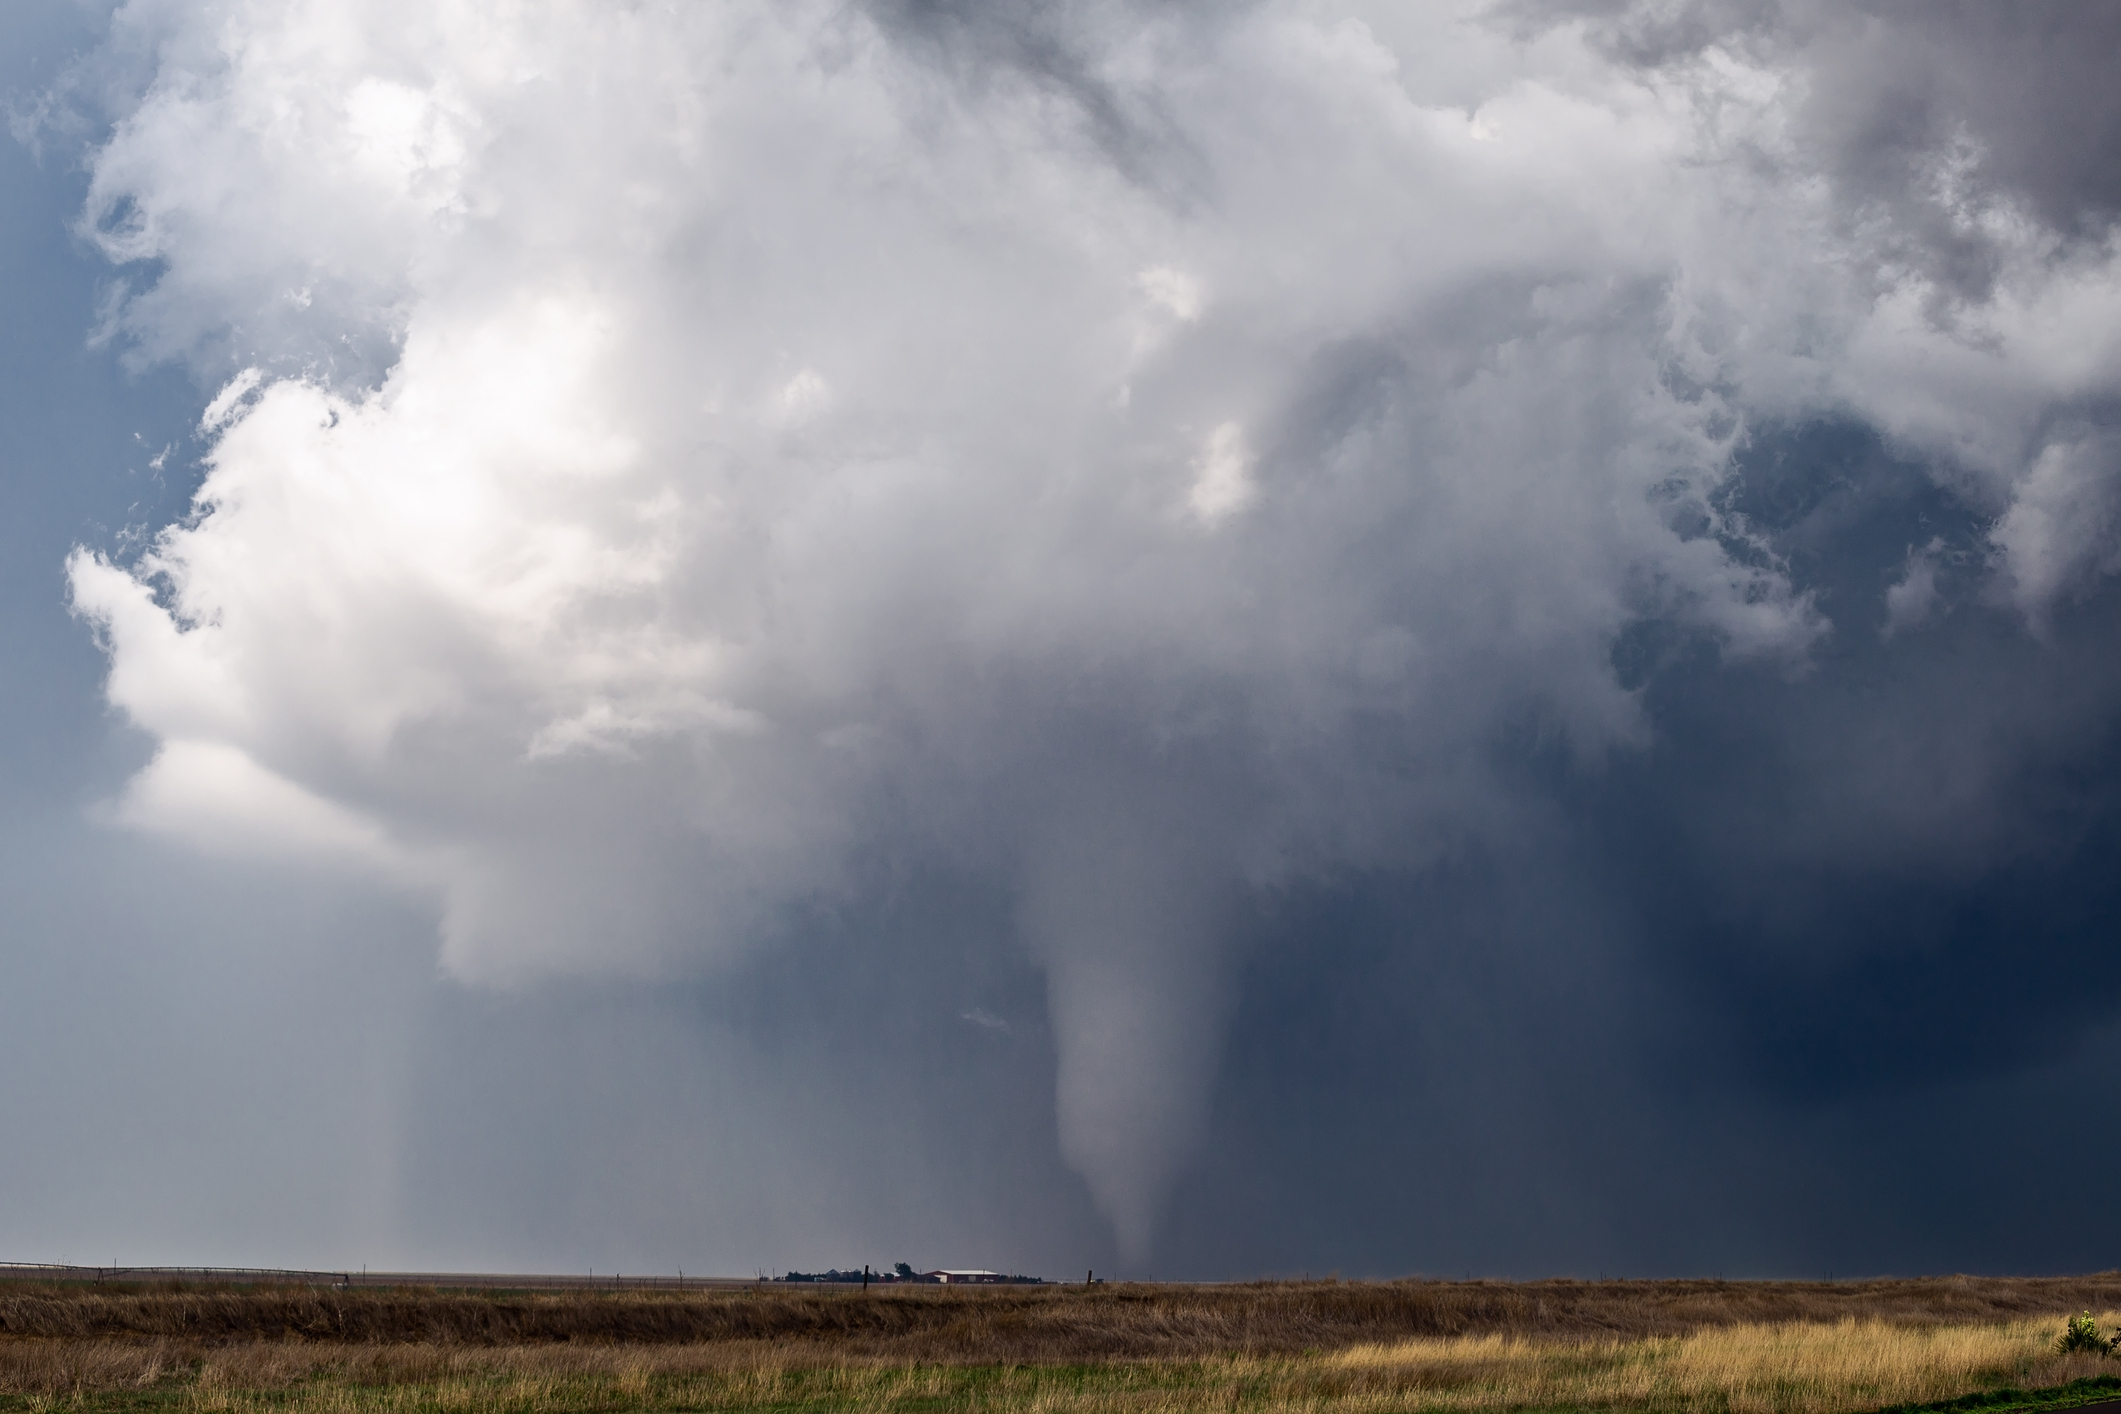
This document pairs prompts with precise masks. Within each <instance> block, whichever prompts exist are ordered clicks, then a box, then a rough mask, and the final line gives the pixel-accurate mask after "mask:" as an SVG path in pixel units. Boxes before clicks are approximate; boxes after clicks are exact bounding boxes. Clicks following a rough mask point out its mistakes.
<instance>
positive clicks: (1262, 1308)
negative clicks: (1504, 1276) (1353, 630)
mask: <svg viewBox="0 0 2121 1414" xmlns="http://www.w3.org/2000/svg"><path fill="white" fill-rule="evenodd" d="M2117 1307H2121V1273H2106V1274H2102V1275H2099V1276H2092V1277H2076V1278H1989V1277H1936V1278H1922V1279H1915V1280H1899V1281H1867V1282H1833V1283H1827V1282H1723V1281H1614V1282H1580V1281H1540V1282H1435V1281H1397V1282H1260V1283H1251V1284H1245V1285H1232V1286H1148V1285H1132V1284H1129V1285H1114V1286H1100V1287H1096V1288H1092V1289H1085V1288H1082V1287H1014V1288H1011V1287H1002V1288H990V1289H987V1290H984V1291H982V1290H978V1289H964V1288H960V1289H957V1290H950V1289H948V1288H938V1287H925V1288H923V1287H914V1288H906V1287H900V1288H885V1289H882V1290H873V1291H870V1292H868V1293H867V1294H863V1293H860V1292H854V1291H817V1290H814V1289H812V1290H804V1289H801V1288H795V1289H790V1288H787V1287H778V1288H776V1287H772V1286H766V1287H761V1288H747V1289H739V1290H720V1291H707V1292H701V1291H690V1292H683V1293H675V1292H617V1293H614V1292H580V1291H574V1292H551V1293H508V1292H468V1291H435V1290H423V1289H417V1288H388V1289H382V1290H375V1289H362V1288H354V1289H351V1290H337V1289H332V1288H306V1287H255V1288H231V1287H218V1288H217V1287H196V1286H193V1287H172V1288H163V1289H152V1290H150V1289H139V1288H135V1289H111V1288H103V1287H96V1286H93V1285H60V1284H44V1285H29V1284H23V1285H7V1284H0V1339H5V1338H8V1337H29V1336H36V1337H45V1338H64V1339H71V1340H89V1341H95V1340H127V1339H130V1340H139V1339H152V1338H163V1339H171V1340H182V1341H190V1342H202V1343H207V1344H217V1343H226V1342H231V1341H254V1340H288V1339H294V1340H305V1341H330V1342H342V1343H360V1344H366V1343H377V1342H384V1343H394V1344H402V1343H410V1344H437V1345H491V1346H502V1345H509V1346H515V1345H542V1344H559V1343H582V1342H587V1343H592V1344H597V1343H622V1344H627V1345H689V1344H698V1343H700V1342H723V1341H813V1342H824V1343H827V1344H829V1345H831V1346H833V1347H834V1348H835V1349H836V1350H837V1351H839V1352H840V1353H842V1354H861V1355H874V1356H879V1357H885V1358H891V1359H897V1360H947V1361H965V1360H969V1361H979V1362H994V1361H1002V1362H1009V1361H1016V1362H1028V1361H1045V1362H1052V1361H1078V1360H1095V1359H1115V1358H1137V1357H1158V1358H1166V1359H1169V1358H1189V1357H1198V1356H1206V1355H1214V1354H1227V1353H1232V1352H1246V1353H1256V1354H1264V1353H1272V1352H1277V1351H1295V1350H1304V1349H1313V1348H1318V1349H1323V1348H1332V1347H1339V1346H1346V1345H1355V1344H1365V1343H1368V1344H1376V1343H1380V1342H1386V1341H1392V1340H1405V1339H1412V1338H1416V1337H1421V1336H1453V1335H1477V1334H1489V1333H1495V1334H1505V1335H1524V1336H1538V1337H1543V1338H1576V1339H1596V1338H1639V1337H1645V1336H1660V1335H1683V1334H1686V1333H1688V1332H1690V1331H1694V1330H1699V1329H1701V1328H1703V1327H1707V1326H1718V1325H1738V1324H1751V1325H1774V1324H1789V1323H1792V1322H1813V1323H1817V1324H1825V1325H1833V1324H1837V1323H1839V1322H1841V1321H1845V1320H1872V1321H1885V1322H1890V1323H1894V1324H1901V1325H1907V1324H1932V1325H1933V1324H1944V1323H1950V1324H1998V1323H2001V1322H2006V1321H2010V1320H2015V1319H2023V1318H2030V1317H2039V1318H2042V1319H2046V1318H2049V1317H2057V1316H2058V1313H2066V1312H2070V1311H2077V1310H2087V1309H2089V1310H2105V1309H2112V1308H2117Z"/></svg>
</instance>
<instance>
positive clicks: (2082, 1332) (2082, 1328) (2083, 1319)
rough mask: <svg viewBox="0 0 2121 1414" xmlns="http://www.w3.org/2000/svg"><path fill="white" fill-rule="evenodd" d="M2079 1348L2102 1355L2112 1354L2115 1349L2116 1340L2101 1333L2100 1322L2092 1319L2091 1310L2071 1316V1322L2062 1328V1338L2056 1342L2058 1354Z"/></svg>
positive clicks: (2066, 1353) (2064, 1353) (2073, 1351)
mask: <svg viewBox="0 0 2121 1414" xmlns="http://www.w3.org/2000/svg"><path fill="white" fill-rule="evenodd" d="M2116 1339H2121V1337H2116ZM2079 1350H2092V1351H2097V1352H2098V1353H2099V1354H2101V1355H2111V1354H2112V1353H2113V1351H2114V1341H2112V1340H2108V1339H2107V1338H2106V1337H2105V1336H2103V1335H2101V1334H2099V1323H2098V1322H2097V1321H2095V1320H2093V1319H2092V1313H2091V1312H2089V1311H2086V1312H2085V1313H2084V1314H2083V1315H2081V1316H2072V1317H2070V1318H2069V1324H2068V1325H2066V1326H2064V1327H2063V1328H2062V1339H2060V1340H2058V1341H2056V1342H2055V1351H2056V1353H2057V1354H2060V1355H2070V1354H2074V1353H2075V1352H2077V1351H2079Z"/></svg>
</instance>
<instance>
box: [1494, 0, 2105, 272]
mask: <svg viewBox="0 0 2121 1414" xmlns="http://www.w3.org/2000/svg"><path fill="white" fill-rule="evenodd" d="M1497 13H1498V14H1500V15H1503V16H1507V17H1509V19H1510V20H1511V21H1512V22H1513V23H1515V24H1517V25H1520V26H1522V27H1523V28H1524V30H1525V32H1528V33H1529V32H1536V31H1537V30H1538V29H1539V28H1540V27H1541V26H1542V25H1543V24H1546V23H1552V22H1554V21H1555V20H1556V19H1557V18H1559V17H1561V16H1568V17H1572V18H1580V19H1582V20H1584V21H1586V22H1587V23H1588V24H1589V25H1590V26H1591V29H1592V32H1593V33H1594V34H1595V35H1597V36H1598V38H1599V40H1600V42H1601V43H1603V44H1604V45H1605V47H1606V48H1607V49H1608V50H1609V51H1610V52H1611V53H1613V54H1614V55H1615V56H1617V57H1620V58H1622V59H1624V60H1625V61H1627V62H1629V63H1631V64H1637V65H1641V66H1644V67H1649V68H1655V67H1659V66H1666V65H1671V64H1674V63H1677V62H1681V61H1686V60H1691V59H1694V58H1697V57H1698V56H1699V55H1701V54H1702V53H1703V52H1704V51H1706V50H1708V49H1710V48H1711V47H1713V46H1726V47H1729V48H1731V49H1733V50H1735V51H1736V52H1739V53H1744V54H1752V55H1758V56H1762V57H1765V58H1766V59H1767V60H1768V62H1770V63H1772V64H1773V65H1775V66H1776V67H1778V68H1783V69H1785V70H1786V71H1788V72H1791V73H1792V74H1793V75H1794V76H1796V77H1797V78H1799V79H1800V80H1801V82H1802V83H1803V84H1804V85H1805V96H1804V100H1803V102H1802V103H1801V105H1800V106H1799V108H1798V110H1797V113H1796V117H1797V121H1798V125H1799V126H1798V132H1799V134H1800V137H1801V141H1802V142H1803V143H1804V144H1805V145H1807V146H1809V147H1811V148H1813V149H1815V150H1816V151H1817V152H1818V153H1819V154H1820V155H1821V156H1822V157H1823V159H1824V162H1823V166H1824V168H1825V170H1826V172H1827V173H1829V174H1830V175H1831V176H1832V177H1833V179H1834V181H1835V182H1836V185H1837V187H1838V189H1839V192H1840V195H1841V197H1842V199H1843V201H1844V202H1845V203H1846V205H1847V211H1848V219H1849V221H1850V222H1851V223H1852V224H1854V225H1855V226H1858V227H1867V228H1870V229H1871V230H1873V231H1874V232H1876V233H1877V236H1878V238H1879V240H1880V242H1881V244H1880V251H1879V253H1880V254H1881V255H1882V256H1884V257H1885V258H1886V259H1888V260H1897V261H1904V262H1915V263H1917V264H1920V265H1922V266H1923V267H1924V268H1925V269H1927V270H1928V271H1929V272H1930V273H1931V274H1932V275H1934V276H1935V277H1936V278H1938V279H1939V281H1940V282H1941V283H1942V284H1943V285H1944V286H1946V287H1947V288H1948V289H1950V290H1951V291H1952V292H1953V293H1955V294H1956V295H1958V296H1959V297H1961V298H1965V299H1973V300H1980V299H1985V298H1987V297H1988V295H1989V294H1990V292H1991V283H1992V281H1993V280H1994V278H1995V276H1996V273H1997V270H1998V267H1999V264H2000V262H2001V256H2000V254H1999V252H1998V251H1997V249H1996V242H1995V241H1994V239H1993V235H1994V232H1993V231H1990V230H1984V229H1983V228H1984V226H1985V225H1986V224H1987V221H1988V219H1990V218H1993V217H1995V216H1996V215H1997V214H1998V213H1997V211H1996V204H1997V203H1998V202H2006V203H2010V205H2011V207H2012V209H2013V210H2014V211H2017V212H2022V213H2024V214H2025V215H2028V216H2030V217H2032V218H2033V219H2035V220H2038V221H2040V222H2042V223H2044V224H2045V225H2046V226H2048V227H2049V228H2051V229H2052V230H2053V231H2054V232H2055V233H2056V234H2057V235H2058V236H2060V237H2062V238H2064V239H2065V240H2066V241H2067V242H2068V245H2067V246H2066V247H2065V252H2066V251H2067V250H2068V249H2072V248H2074V247H2075V246H2076V245H2078V244H2079V243H2084V242H2089V243H2092V244H2094V245H2096V244H2097V243H2098V242H2100V241H2102V240H2103V239H2104V238H2105V237H2106V235H2107V232H2108V231H2109V229H2110V228H2111V226H2112V224H2113V221H2114V219H2115V217H2116V215H2117V214H2121V165H2117V163H2116V162H2115V155H2116V154H2117V153H2121V97H2117V96H2116V94H2115V90H2114V85H2113V83H2112V73H2113V68H2114V65H2115V63H2116V62H2117V61H2121V16H2117V15H2116V13H2115V12H2114V9H2113V7H2112V6H2110V5H2104V4H2101V3H2098V0H2043V3H2035V4H2027V5H1984V4H1979V3H1972V0H1966V2H1965V3H1959V2H1958V0H1954V2H1953V3H1944V4H1924V3H1920V0H1905V2H1904V3H1902V2H1901V0H1866V3H1859V4H1853V5H1830V4H1812V3H1806V2H1804V0H1799V2H1798V3H1789V2H1788V0H1701V2H1700V3H1688V4H1680V5H1664V4H1625V3H1611V4H1608V3H1592V4H1574V3H1568V0H1562V2H1561V3H1557V4H1536V3H1535V4H1516V3H1513V4H1509V5H1505V6H1502V7H1500V9H1499V10H1498V12H1497Z"/></svg>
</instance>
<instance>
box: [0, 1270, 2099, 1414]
mask: <svg viewBox="0 0 2121 1414" xmlns="http://www.w3.org/2000/svg"><path fill="white" fill-rule="evenodd" d="M2084 1309H2090V1310H2093V1311H2094V1312H2100V1313H2104V1314H2102V1315H2101V1321H2102V1324H2103V1325H2104V1326H2105V1327H2106V1328H2107V1329H2109V1330H2110V1329H2112V1328H2113V1326H2114V1324H2115V1323H2116V1321H2117V1319H2121V1317H2117V1316H2116V1314H2115V1312H2116V1311H2117V1310H2121V1275H2107V1276H2100V1277H2092V1278H2081V1279H2068V1280H1989V1279H1980V1278H1971V1279H1970V1278H1956V1277H1955V1278H1944V1279H1935V1280H1922V1281H1895V1282H1860V1283H1859V1282H1842V1283H1833V1284H1825V1283H1768V1282H1598V1283H1588V1282H1533V1283H1491V1282H1378V1283H1355V1282H1349V1283H1341V1282H1312V1283H1262V1284H1256V1285H1244V1286H1218V1287H1185V1286H1133V1285H1114V1286H1103V1287H1098V1288H1095V1289H1089V1290H1086V1289H1084V1288H1082V1287H1071V1288H1059V1287H1048V1288H1013V1289H1011V1288H1003V1289H996V1290H984V1291H982V1290H949V1289H939V1288H925V1289H903V1288H902V1289H897V1290H885V1291H872V1292H870V1293H868V1294H866V1295H865V1294H862V1293H860V1292H820V1291H805V1290H801V1289H794V1290H790V1289H787V1288H774V1287H770V1286H769V1287H764V1288H750V1289H733V1290H718V1291H712V1292H697V1291H693V1292H684V1293H676V1292H653V1291H624V1292H603V1293H595V1292H543V1293H514V1292H451V1291H437V1290H432V1289H416V1288H395V1289H387V1288H386V1289H354V1290H334V1289H330V1288H303V1287H289V1286H253V1287H200V1286H196V1285H193V1286H185V1287H181V1288H171V1289H159V1290H158V1289H152V1288H146V1287H139V1286H133V1287H115V1286H109V1285H105V1286H100V1287H99V1286H94V1285H81V1284H68V1285H58V1284H49V1285H26V1284H13V1283H9V1284H0V1410H25V1411H28V1410H36V1411H45V1410H52V1411H57V1410H62V1409H65V1410H91V1411H93V1410H147V1409H155V1410H171V1411H201V1414H205V1411H216V1412H217V1414H267V1411H273V1412H274V1414H278V1411H287V1414H311V1411H314V1414H330V1412H333V1411H343V1414H355V1412H356V1411H368V1410H376V1411H403V1414H416V1412H417V1411H427V1410H435V1411H456V1412H457V1414H485V1412H486V1411H494V1414H500V1412H501V1411H510V1414H513V1412H514V1411H524V1414H528V1411H533V1410H562V1411H607V1410H609V1411H618V1410H657V1411H662V1410H672V1411H675V1410H690V1409H697V1410H715V1411H738V1410H781V1411H790V1414H808V1412H809V1411H825V1410H868V1411H878V1414H883V1412H884V1411H893V1414H898V1412H899V1411H903V1414H917V1412H924V1411H943V1410H982V1411H992V1414H1017V1412H1018V1411H1021V1412H1022V1414H1064V1412H1065V1411H1077V1410H1080V1411H1099V1414H1104V1412H1105V1411H1110V1414H1121V1411H1140V1412H1141V1414H1150V1411H1159V1414H1160V1412H1161V1411H1169V1412H1170V1414H1190V1411H1209V1410H1229V1409H1245V1410H1254V1409H1256V1410H1303V1411H1311V1414H1332V1412H1333V1411H1343V1410H1345V1411H1351V1414H1352V1412H1353V1411H1365V1412H1366V1414H1367V1412H1368V1411H1380V1412H1381V1411H1389V1410H1410V1411H1412V1410H1438V1411H1468V1412H1469V1414H1471V1412H1473V1411H1480V1412H1481V1414H1485V1411H1519V1410H1523V1411H1531V1410H1564V1409H1566V1410H1612V1411H1622V1410H1643V1411H1658V1414H1665V1412H1666V1411H1670V1414H1679V1411H1689V1412H1690V1414H1691V1411H1706V1412H1707V1414H1781V1411H1790V1412H1791V1414H1837V1411H1858V1410H1869V1409H1877V1408H1880V1407H1882V1406H1888V1405H1903V1404H1916V1403H1926V1402H1934V1401H1942V1400H1948V1399H1954V1398H1957V1397H1960V1396H1964V1395H1969V1394H1978V1393H1982V1392H1985V1391H1994V1390H2000V1389H2004V1388H2017V1389H2036V1388H2054V1387H2059V1386H2064V1385H2066V1384H2068V1383H2069V1382H2071V1381H2077V1380H2085V1379H2088V1378H2093V1377H2100V1376H2107V1377H2111V1376H2113V1375H2121V1360H2117V1359H2114V1358H2111V1357H2103V1356H2097V1355H2071V1356H2062V1355H2057V1354H2055V1353H2054V1350H2053V1345H2054V1341H2055V1337H2056V1336H2057V1335H2058V1334H2059V1333H2060V1330H2061V1326H2062V1322H2063V1320H2064V1318H2065V1317H2066V1316H2067V1315H2068V1314H2070V1313H2072V1312H2075V1311H2080V1310H2084ZM2116 1398H2121V1382H2116V1383H2115V1384H2114V1385H2113V1386H2112V1387H2109V1388H2104V1389H2101V1388H2097V1387H2093V1386H2081V1385H2080V1386H2078V1387H2077V1388H2075V1389H2074V1390H2071V1391H2069V1392H2068V1393H2066V1394H2063V1395H2059V1396H2051V1397H2049V1398H2047V1399H2046V1400H2045V1401H2044V1403H2045V1404H2046V1405H2047V1406H2048V1407H2059V1406H2060V1405H2061V1404H2062V1403H2066V1402H2076V1403H2085V1402H2089V1401H2091V1400H2094V1399H2116ZM2012 1402H2022V1401H2012ZM1998 1407H2000V1406H1998Z"/></svg>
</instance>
